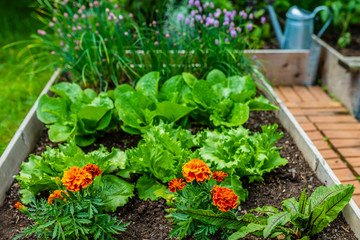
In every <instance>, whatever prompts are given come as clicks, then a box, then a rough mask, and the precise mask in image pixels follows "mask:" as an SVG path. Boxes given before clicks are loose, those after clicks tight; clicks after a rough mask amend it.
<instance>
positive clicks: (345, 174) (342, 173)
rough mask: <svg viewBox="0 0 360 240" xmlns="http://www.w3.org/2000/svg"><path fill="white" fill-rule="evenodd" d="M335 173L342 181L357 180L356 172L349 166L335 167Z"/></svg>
mask: <svg viewBox="0 0 360 240" xmlns="http://www.w3.org/2000/svg"><path fill="white" fill-rule="evenodd" d="M333 171H334V173H335V175H336V176H337V177H338V178H339V180H340V182H343V181H353V180H356V178H355V176H354V174H353V173H352V172H351V171H350V169H348V168H344V169H334V170H333Z"/></svg>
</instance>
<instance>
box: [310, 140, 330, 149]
mask: <svg viewBox="0 0 360 240" xmlns="http://www.w3.org/2000/svg"><path fill="white" fill-rule="evenodd" d="M313 143H314V145H315V147H316V148H317V149H318V150H327V149H330V146H329V144H328V143H327V142H326V141H324V140H316V141H313Z"/></svg>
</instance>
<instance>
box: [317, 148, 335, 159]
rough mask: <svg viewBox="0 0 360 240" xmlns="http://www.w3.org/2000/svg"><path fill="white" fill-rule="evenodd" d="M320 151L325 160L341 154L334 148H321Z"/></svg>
mask: <svg viewBox="0 0 360 240" xmlns="http://www.w3.org/2000/svg"><path fill="white" fill-rule="evenodd" d="M319 152H320V154H321V155H322V156H323V158H324V159H325V160H328V159H334V158H336V159H338V158H339V155H338V154H337V153H336V152H335V151H334V150H331V149H330V150H319Z"/></svg>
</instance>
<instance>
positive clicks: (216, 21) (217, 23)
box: [214, 20, 219, 28]
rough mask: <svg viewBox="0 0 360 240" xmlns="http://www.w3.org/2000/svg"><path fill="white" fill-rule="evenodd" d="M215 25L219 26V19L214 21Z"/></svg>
mask: <svg viewBox="0 0 360 240" xmlns="http://www.w3.org/2000/svg"><path fill="white" fill-rule="evenodd" d="M214 27H216V28H217V27H219V21H218V20H215V21H214Z"/></svg>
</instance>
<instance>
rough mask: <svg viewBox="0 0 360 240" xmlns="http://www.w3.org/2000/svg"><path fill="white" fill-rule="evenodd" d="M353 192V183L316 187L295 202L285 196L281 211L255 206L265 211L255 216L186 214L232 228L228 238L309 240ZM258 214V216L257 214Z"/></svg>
mask: <svg viewBox="0 0 360 240" xmlns="http://www.w3.org/2000/svg"><path fill="white" fill-rule="evenodd" d="M353 192H354V186H353V185H349V184H348V185H345V186H343V185H334V186H331V187H324V186H322V187H318V188H317V189H316V190H315V191H314V192H313V193H312V194H311V196H310V197H307V196H306V189H304V191H303V192H302V194H301V196H300V198H299V201H296V199H295V198H289V199H286V200H285V201H283V202H282V208H283V211H279V210H278V209H276V208H274V207H272V206H265V207H258V208H256V209H254V210H252V212H257V213H261V214H265V216H264V215H261V216H258V214H256V216H255V215H254V214H251V213H250V214H245V215H244V216H241V217H236V216H235V215H231V214H227V215H225V214H216V213H214V212H213V211H210V210H207V211H201V212H200V211H194V210H188V211H187V214H188V215H189V216H190V217H192V218H194V219H197V220H201V221H203V222H204V223H207V224H212V225H214V226H226V227H227V228H229V229H236V230H237V232H235V233H233V234H232V235H231V236H230V237H229V240H236V239H241V238H244V237H246V236H247V235H248V234H253V235H256V236H263V237H264V238H268V237H270V238H275V237H277V236H280V235H282V236H283V237H286V238H285V239H287V240H292V239H301V240H309V239H310V237H311V236H313V235H315V234H317V233H319V232H321V231H322V230H323V229H324V228H325V227H326V226H328V224H329V223H331V222H332V221H333V220H334V219H336V217H337V216H338V214H339V213H340V211H341V210H342V209H343V208H344V207H345V206H346V205H347V204H348V203H349V201H350V200H351V197H352V194H353ZM257 216H258V217H257Z"/></svg>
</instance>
